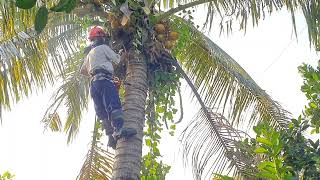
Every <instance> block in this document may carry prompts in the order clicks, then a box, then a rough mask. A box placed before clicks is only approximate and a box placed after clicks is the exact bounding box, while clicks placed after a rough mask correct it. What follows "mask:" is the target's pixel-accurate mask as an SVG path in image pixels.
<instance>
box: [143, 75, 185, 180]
mask: <svg viewBox="0 0 320 180" xmlns="http://www.w3.org/2000/svg"><path fill="white" fill-rule="evenodd" d="M149 76H151V79H152V81H151V82H150V95H149V99H148V108H147V111H148V112H147V121H146V123H147V128H146V130H145V131H144V135H145V144H146V146H147V147H148V148H149V152H148V153H147V154H146V155H145V156H143V158H142V170H141V179H145V180H148V179H153V180H164V179H165V176H166V174H167V173H168V172H169V170H170V166H168V165H166V164H164V163H163V162H162V161H160V162H158V161H159V158H160V157H161V153H160V150H159V147H158V145H159V144H160V140H161V132H162V131H163V126H164V125H165V126H166V128H167V129H168V130H169V134H170V135H171V136H173V135H174V131H175V129H176V125H175V124H173V123H174V122H173V116H174V115H175V114H176V112H177V109H176V108H175V107H174V106H175V101H174V98H173V97H174V96H175V94H176V92H177V90H178V88H179V87H180V85H181V84H180V82H179V79H180V76H179V75H178V74H177V73H175V72H173V73H169V72H164V71H153V72H150V74H149Z"/></svg>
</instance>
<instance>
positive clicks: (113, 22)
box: [111, 19, 120, 29]
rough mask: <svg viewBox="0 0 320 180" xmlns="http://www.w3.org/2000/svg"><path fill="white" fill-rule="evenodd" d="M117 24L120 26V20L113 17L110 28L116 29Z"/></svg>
mask: <svg viewBox="0 0 320 180" xmlns="http://www.w3.org/2000/svg"><path fill="white" fill-rule="evenodd" d="M119 26H120V22H119V21H118V20H116V19H113V20H112V21H111V28H112V29H117V28H118V27H119Z"/></svg>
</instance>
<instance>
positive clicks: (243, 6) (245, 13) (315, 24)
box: [161, 0, 320, 48]
mask: <svg viewBox="0 0 320 180" xmlns="http://www.w3.org/2000/svg"><path fill="white" fill-rule="evenodd" d="M161 4H163V6H164V7H165V8H171V9H169V10H168V11H167V12H166V13H164V14H163V15H162V17H164V18H165V17H168V16H169V15H172V14H174V13H176V12H179V11H181V10H183V9H186V8H190V7H194V6H197V5H200V4H205V7H206V9H207V12H206V13H207V15H206V21H205V26H209V28H211V26H212V24H213V22H214V21H215V20H219V19H220V28H221V31H224V30H226V31H227V32H229V31H232V27H233V26H234V24H235V21H236V22H238V23H239V26H240V29H244V30H246V27H247V24H248V23H252V24H253V26H256V25H258V23H259V21H260V20H262V19H264V18H265V16H266V14H271V13H272V12H274V11H279V10H281V9H283V8H286V9H287V10H288V11H289V13H291V17H292V24H293V28H294V31H295V33H296V35H297V32H296V22H295V13H296V12H298V10H301V9H302V10H303V12H304V15H305V19H306V21H307V24H308V30H309V37H310V42H313V44H314V45H315V47H318V48H320V41H319V40H318V39H319V36H320V30H319V22H320V17H319V12H320V3H319V1H318V0H304V1H296V0H291V1H288V0H277V1H270V0H236V1H234V0H224V1H217V0H161Z"/></svg>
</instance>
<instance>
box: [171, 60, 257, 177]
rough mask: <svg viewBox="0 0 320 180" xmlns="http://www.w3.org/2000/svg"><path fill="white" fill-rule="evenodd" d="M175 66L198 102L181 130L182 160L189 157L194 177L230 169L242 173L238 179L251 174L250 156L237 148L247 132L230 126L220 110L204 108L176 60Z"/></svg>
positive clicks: (252, 159)
mask: <svg viewBox="0 0 320 180" xmlns="http://www.w3.org/2000/svg"><path fill="white" fill-rule="evenodd" d="M175 66H176V69H177V71H178V72H179V73H180V74H181V76H182V77H183V78H184V79H185V80H186V81H187V83H188V85H189V87H190V88H191V90H192V92H193V93H194V95H195V97H196V98H197V100H198V102H199V103H200V106H201V110H200V112H199V113H198V115H197V116H196V117H195V118H194V120H193V121H191V123H190V124H189V125H188V126H187V128H186V129H185V130H184V132H183V133H182V145H183V155H184V160H185V161H186V162H188V161H189V159H191V164H192V168H193V174H194V176H195V179H202V177H203V175H204V174H203V173H207V174H206V175H205V176H208V175H209V176H211V175H212V174H213V173H218V174H220V173H222V172H224V173H226V172H228V174H229V173H230V172H231V173H232V174H233V175H234V177H239V178H240V177H242V178H240V179H243V178H249V177H250V176H252V174H253V173H254V172H255V171H256V169H255V166H254V165H255V164H254V158H253V157H249V156H248V155H247V154H244V153H243V152H242V151H241V150H240V149H239V148H238V144H239V141H242V140H243V139H244V138H248V137H249V136H248V135H247V134H246V133H245V132H243V131H240V130H237V129H235V128H234V127H232V125H231V124H230V122H229V121H228V120H227V119H225V118H224V117H223V116H222V115H221V114H218V113H214V112H213V111H212V109H209V108H207V107H206V105H205V103H204V102H203V101H202V99H201V96H200V94H199V93H198V91H197V88H196V87H195V86H194V85H193V83H192V82H191V80H190V78H189V77H188V76H187V74H186V73H185V72H184V71H183V69H182V68H181V66H180V65H179V63H178V62H177V61H175ZM190 156H191V157H190ZM212 164H213V165H212Z"/></svg>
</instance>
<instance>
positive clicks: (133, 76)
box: [112, 57, 147, 180]
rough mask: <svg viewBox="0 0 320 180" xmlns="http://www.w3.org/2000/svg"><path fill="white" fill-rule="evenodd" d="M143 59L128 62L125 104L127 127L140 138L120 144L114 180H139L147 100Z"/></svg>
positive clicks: (119, 142) (118, 145) (118, 144)
mask: <svg viewBox="0 0 320 180" xmlns="http://www.w3.org/2000/svg"><path fill="white" fill-rule="evenodd" d="M144 62H145V61H144V60H143V58H141V57H140V58H137V57H136V58H134V59H131V60H130V61H129V65H128V69H127V78H126V82H127V83H128V84H129V85H126V94H125V104H124V107H123V109H124V114H125V118H126V121H125V124H124V127H131V128H135V129H136V130H137V133H138V134H137V135H136V136H135V137H132V138H130V139H128V140H124V139H120V140H119V141H118V143H117V150H116V154H115V163H114V167H113V174H112V179H113V180H140V169H141V156H142V137H143V127H144V121H145V104H146V97H147V68H146V65H145V63H144Z"/></svg>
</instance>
